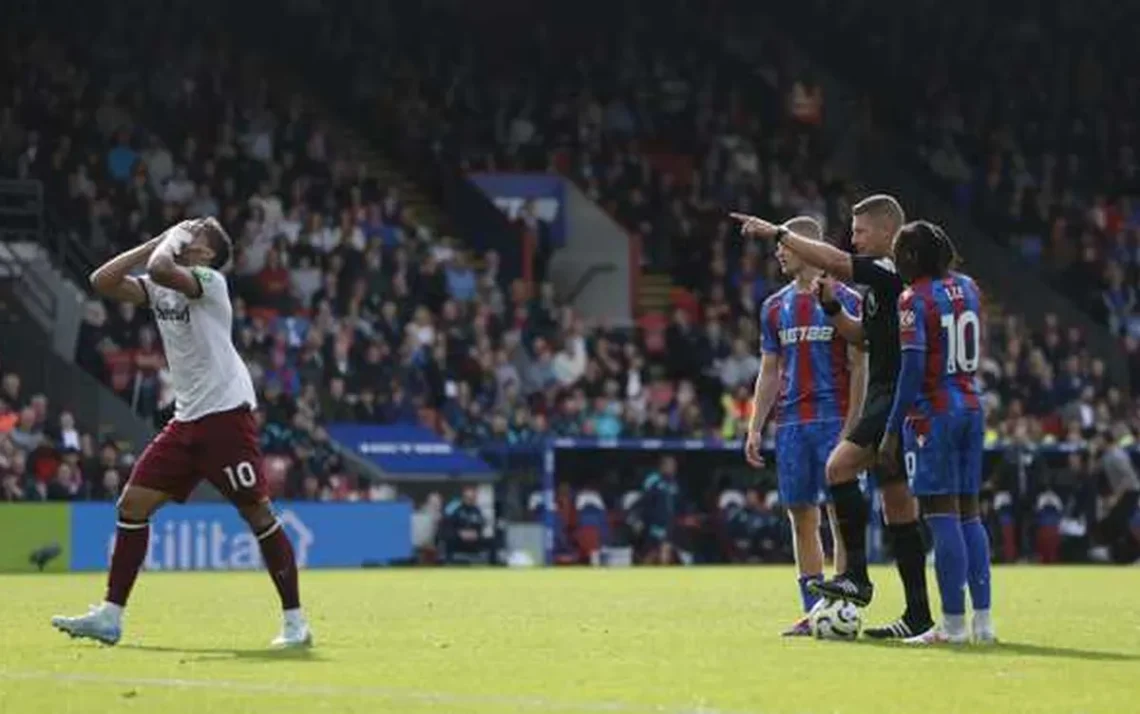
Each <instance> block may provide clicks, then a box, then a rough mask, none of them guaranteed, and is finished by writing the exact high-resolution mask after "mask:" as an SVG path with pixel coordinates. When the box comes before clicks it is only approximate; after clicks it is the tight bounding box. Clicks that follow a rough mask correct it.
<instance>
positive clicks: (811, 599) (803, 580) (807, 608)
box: [800, 575, 823, 613]
mask: <svg viewBox="0 0 1140 714" xmlns="http://www.w3.org/2000/svg"><path fill="white" fill-rule="evenodd" d="M822 580H823V576H822V575H801V576H800V599H801V600H803V603H804V612H805V613H807V612H811V609H812V608H813V607H815V604H816V603H817V602H819V596H817V595H815V594H813V593H812V592H811V591H810V590H808V583H818V582H821V581H822Z"/></svg>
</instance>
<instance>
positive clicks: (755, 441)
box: [744, 352, 780, 469]
mask: <svg viewBox="0 0 1140 714" xmlns="http://www.w3.org/2000/svg"><path fill="white" fill-rule="evenodd" d="M779 394H780V357H779V355H777V354H775V353H772V352H765V353H764V354H763V355H762V356H761V357H760V374H758V375H756V385H755V387H754V388H753V390H752V415H751V416H749V417H748V438H747V440H746V441H745V446H744V455H745V458H747V459H748V463H749V464H750V465H752V466H754V467H756V468H758V469H759V468H764V457H763V456H761V455H760V441H761V438H762V436H763V435H762V434H761V430H762V429H763V428H764V423H765V422H767V421H768V415H769V414H771V413H772V407H773V405H775V403H776V398H777V397H778V396H779Z"/></svg>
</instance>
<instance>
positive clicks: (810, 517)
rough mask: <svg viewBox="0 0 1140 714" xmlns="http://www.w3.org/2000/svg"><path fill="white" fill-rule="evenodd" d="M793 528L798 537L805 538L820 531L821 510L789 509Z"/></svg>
mask: <svg viewBox="0 0 1140 714" xmlns="http://www.w3.org/2000/svg"><path fill="white" fill-rule="evenodd" d="M788 516H789V517H790V518H791V519H792V528H794V529H795V531H796V535H798V536H800V537H803V536H805V535H811V534H814V533H817V532H818V531H819V508H818V507H815V506H793V507H792V508H789V509H788Z"/></svg>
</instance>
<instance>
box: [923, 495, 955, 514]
mask: <svg viewBox="0 0 1140 714" xmlns="http://www.w3.org/2000/svg"><path fill="white" fill-rule="evenodd" d="M922 510H923V512H924V513H926V514H927V515H956V514H957V513H958V497H957V496H923V498H922Z"/></svg>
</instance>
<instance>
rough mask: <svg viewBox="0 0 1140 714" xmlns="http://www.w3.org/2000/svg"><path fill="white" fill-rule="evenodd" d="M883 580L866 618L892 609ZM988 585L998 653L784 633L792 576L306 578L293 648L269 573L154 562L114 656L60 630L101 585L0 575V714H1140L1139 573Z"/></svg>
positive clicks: (659, 573)
mask: <svg viewBox="0 0 1140 714" xmlns="http://www.w3.org/2000/svg"><path fill="white" fill-rule="evenodd" d="M877 577H878V581H879V585H880V587H879V600H877V601H876V603H875V605H874V607H873V608H871V609H870V610H869V611H868V612H867V613H866V618H867V619H868V620H874V621H878V620H883V619H886V618H888V617H891V616H894V615H895V614H897V611H898V609H899V593H898V590H899V588H898V585H897V581H896V579H895V577H894V575H893V573H892V572H889V571H887V570H880V571H879V572H878V573H877ZM994 580H995V593H996V603H997V609H996V610H995V621H996V623H997V626H998V628H999V633H1000V636H1001V638H1002V640H1003V641H1004V644H1002V645H999V646H996V647H991V648H982V647H964V648H946V647H939V648H929V649H914V648H906V647H901V646H884V645H878V644H875V643H871V642H866V641H863V642H858V643H838V642H815V641H810V640H808V641H805V640H794V641H793V640H785V639H781V638H780V637H779V636H778V633H779V631H780V629H781V628H782V627H783V626H784V625H786V624H787V623H788V622H789V620H790V619H792V617H793V616H794V615H795V611H796V598H797V596H796V594H795V583H794V581H793V579H792V572H791V570H790V569H788V568H775V567H773V568H733V569H711V568H710V569H696V568H694V569H637V570H587V569H581V570H532V571H502V570H498V571H492V570H481V571H472V570H467V571H464V570H406V571H352V572H307V573H304V574H303V575H302V590H303V594H304V596H305V600H306V602H307V608H308V611H309V614H310V618H311V620H312V622H313V626H314V630H315V633H316V637H317V638H318V639H317V647H316V648H315V649H313V650H312V651H311V652H310V653H308V654H296V653H275V652H271V651H267V649H266V648H265V644H266V643H267V642H268V640H269V639H270V638H271V637H272V636H273V635H274V634H276V628H277V626H278V615H277V610H276V604H275V596H274V595H273V592H272V588H271V585H270V583H269V581H268V579H267V578H266V577H265V576H264V575H262V574H260V573H242V574H237V573H232V574H208V573H197V574H189V573H186V574H181V573H169V574H144V575H143V576H142V578H141V579H140V582H139V585H138V587H137V588H136V592H135V598H134V603H133V604H132V607H131V610H130V613H129V615H128V618H127V623H126V624H127V632H126V634H125V636H124V639H123V642H122V643H120V645H119V646H118V647H114V648H109V647H102V646H99V645H95V644H93V643H89V642H78V641H71V640H69V639H67V638H66V637H64V636H62V635H60V634H59V633H57V632H55V631H53V630H52V629H51V628H50V627H49V626H48V618H49V617H50V616H51V615H52V614H54V613H57V612H65V613H71V612H76V611H81V610H82V609H83V607H84V606H85V605H86V604H87V603H88V602H92V601H94V600H97V599H98V597H99V595H100V593H101V590H102V577H101V576H95V575H90V576H88V575H43V576H37V575H20V576H0V594H2V596H3V603H4V612H5V616H4V617H3V619H0V628H2V629H0V644H2V645H3V646H2V647H0V712H4V713H5V714H7V713H8V712H19V713H21V714H23V713H24V712H51V713H52V714H65V713H69V712H75V713H79V712H93V713H95V712H98V713H100V714H106V713H108V712H113V713H115V714H118V712H133V711H139V712H144V711H145V712H147V713H148V714H184V713H186V712H215V711H216V712H226V713H227V714H245V713H248V712H271V713H272V714H285V713H288V712H324V711H330V712H362V713H363V712H367V713H368V714H374V713H376V712H401V713H403V712H409V713H412V714H415V713H417V712H428V711H431V712H448V713H449V714H453V713H455V714H459V713H464V714H465V713H467V712H471V713H478V714H487V713H490V712H496V713H497V712H528V713H537V714H542V713H543V712H617V713H618V714H621V713H622V712H631V713H635V712H670V713H678V714H679V713H681V712H687V713H695V712H717V713H718V714H724V713H728V712H731V713H732V714H742V713H752V714H774V713H777V712H875V713H876V714H888V713H890V712H900V713H901V712H906V713H908V714H910V713H913V712H929V713H930V714H941V713H942V712H959V711H961V712H970V713H971V714H977V713H982V712H1033V713H1034V714H1043V713H1044V712H1107V711H1131V710H1135V707H1136V698H1135V697H1136V692H1137V691H1138V690H1137V686H1138V682H1140V679H1138V675H1140V615H1138V612H1140V610H1138V606H1137V605H1136V604H1135V602H1133V601H1132V599H1131V595H1132V593H1133V592H1135V590H1136V585H1137V584H1140V571H1138V570H1137V569H1135V568H1132V569H1128V568H1122V569H1108V568H1091V567H1090V568H1079V569H1078V568H1045V567H1041V568H1028V567H1022V568H1006V569H998V570H997V571H996V572H995V575H994ZM931 586H932V588H933V583H931Z"/></svg>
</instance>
